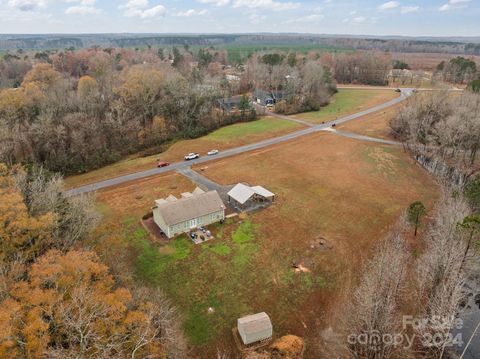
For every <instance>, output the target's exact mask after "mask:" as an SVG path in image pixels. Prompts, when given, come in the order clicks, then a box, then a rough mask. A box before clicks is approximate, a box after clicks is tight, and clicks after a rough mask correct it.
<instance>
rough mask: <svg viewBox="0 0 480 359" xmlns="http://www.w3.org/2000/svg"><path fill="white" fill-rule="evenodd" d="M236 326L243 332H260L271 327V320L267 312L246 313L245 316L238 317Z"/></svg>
mask: <svg viewBox="0 0 480 359" xmlns="http://www.w3.org/2000/svg"><path fill="white" fill-rule="evenodd" d="M237 324H238V327H239V328H240V327H241V328H242V329H243V331H244V332H245V334H252V333H258V332H262V331H264V330H271V329H272V322H271V321H270V317H269V316H268V314H267V313H265V312H262V313H257V314H252V315H247V316H246V317H243V318H240V319H238V323H237Z"/></svg>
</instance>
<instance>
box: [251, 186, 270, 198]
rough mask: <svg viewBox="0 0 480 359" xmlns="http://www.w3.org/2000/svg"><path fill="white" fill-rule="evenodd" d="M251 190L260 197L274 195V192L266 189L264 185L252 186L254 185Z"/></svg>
mask: <svg viewBox="0 0 480 359" xmlns="http://www.w3.org/2000/svg"><path fill="white" fill-rule="evenodd" d="M252 190H253V191H254V192H255V193H256V194H258V195H260V196H262V197H265V198H270V197H275V193H272V192H270V191H269V190H268V189H266V188H265V187H262V186H254V187H252Z"/></svg>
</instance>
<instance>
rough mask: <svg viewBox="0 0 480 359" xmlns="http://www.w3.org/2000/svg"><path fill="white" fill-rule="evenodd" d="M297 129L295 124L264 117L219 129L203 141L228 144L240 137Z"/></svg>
mask: <svg viewBox="0 0 480 359" xmlns="http://www.w3.org/2000/svg"><path fill="white" fill-rule="evenodd" d="M298 127H299V126H298V124H297V123H295V122H291V121H287V120H281V119H278V118H273V117H264V118H262V119H260V120H257V121H252V122H246V123H239V124H235V125H231V126H226V127H223V128H220V129H218V130H216V131H214V132H212V133H210V134H208V135H207V136H205V137H204V139H205V140H212V141H218V142H230V141H233V140H235V139H238V138H239V137H241V136H252V135H258V134H265V133H275V132H280V131H284V130H289V129H295V128H298Z"/></svg>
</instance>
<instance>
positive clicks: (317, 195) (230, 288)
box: [97, 133, 437, 357]
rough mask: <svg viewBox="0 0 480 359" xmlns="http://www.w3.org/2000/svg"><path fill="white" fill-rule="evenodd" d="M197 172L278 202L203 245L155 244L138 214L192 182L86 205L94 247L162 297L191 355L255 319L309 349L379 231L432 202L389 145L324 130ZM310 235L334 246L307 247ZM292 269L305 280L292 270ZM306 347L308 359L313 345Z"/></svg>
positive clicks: (426, 181) (417, 174)
mask: <svg viewBox="0 0 480 359" xmlns="http://www.w3.org/2000/svg"><path fill="white" fill-rule="evenodd" d="M307 153H308V156H307V155H306V154H307ZM204 173H205V174H206V175H207V176H208V177H210V178H212V179H214V180H216V181H218V182H220V183H222V184H231V183H236V182H239V181H244V182H248V183H250V184H260V185H264V186H266V187H267V188H269V189H270V190H272V191H273V192H275V193H276V194H277V195H278V200H277V202H276V203H275V204H274V205H273V206H272V207H270V208H268V209H266V210H264V211H262V212H258V213H255V214H253V215H250V216H249V217H247V218H243V219H242V220H241V221H238V220H236V221H235V222H234V221H227V223H226V224H225V225H217V226H215V227H214V229H213V231H214V234H215V235H216V237H217V239H216V240H214V241H211V242H208V243H205V244H203V245H200V246H194V245H192V244H191V243H190V242H189V241H188V240H187V239H186V238H185V237H180V238H178V239H176V240H174V241H172V242H171V244H169V245H167V246H159V245H158V243H155V241H152V239H151V238H150V237H149V235H148V234H147V232H146V231H145V230H144V229H143V227H142V226H141V224H140V219H141V216H142V215H143V214H145V213H146V212H148V211H149V209H150V207H151V206H152V202H153V200H154V199H156V198H159V197H164V196H166V195H168V194H169V193H173V194H175V195H178V194H179V193H181V192H184V191H185V190H192V189H193V188H194V187H195V186H194V185H193V184H191V183H190V182H188V181H187V180H186V179H185V178H183V177H181V176H179V175H177V174H170V175H164V176H158V177H152V178H149V179H146V180H142V181H138V182H134V183H127V184H125V185H121V186H117V187H114V188H111V189H108V190H103V191H100V192H99V194H98V199H97V201H98V206H99V209H100V210H101V212H102V213H103V214H104V222H103V226H102V227H101V228H100V230H99V231H98V233H97V246H99V247H104V248H105V249H104V250H105V252H106V253H108V255H107V257H110V261H114V262H115V263H116V264H112V265H113V266H115V265H116V266H119V268H121V269H122V270H121V272H122V273H131V274H132V278H134V279H135V282H137V283H143V284H144V285H148V286H151V287H158V288H160V289H161V290H162V291H163V292H165V293H166V294H167V296H168V297H169V298H170V299H171V300H172V302H173V303H174V304H175V305H176V306H177V307H178V308H179V310H180V312H181V313H182V315H183V325H184V329H185V330H186V333H187V336H188V339H189V341H190V343H191V344H192V345H193V346H194V347H195V348H196V349H195V352H196V353H198V354H199V355H202V357H209V355H210V356H211V355H213V354H214V353H215V351H216V348H217V347H220V348H232V345H233V344H232V338H231V331H230V330H231V327H233V326H234V324H235V320H236V318H237V317H239V316H241V315H244V314H248V313H252V312H257V311H263V310H264V311H266V312H267V313H269V315H270V316H271V317H272V320H273V323H274V328H275V332H276V333H277V334H279V335H283V334H287V333H291V334H297V335H300V336H303V337H305V338H306V339H307V340H309V341H310V343H312V341H313V340H315V337H314V336H315V335H316V334H318V333H319V331H318V330H320V329H323V328H325V326H326V325H328V324H329V320H330V319H331V318H330V317H329V315H328V314H329V313H333V312H334V311H335V307H334V303H336V302H338V300H339V299H341V297H342V293H348V290H349V288H350V286H351V284H352V283H353V282H354V281H355V279H356V276H357V275H358V273H359V268H360V266H361V264H362V262H363V260H364V259H365V258H366V257H367V256H368V255H369V253H370V251H371V248H372V246H373V245H374V244H375V243H376V242H377V241H378V240H379V238H380V237H381V236H382V234H383V233H385V232H386V231H387V230H388V228H389V226H390V225H391V224H392V223H394V222H395V220H396V219H397V218H398V216H399V215H400V214H401V213H402V211H403V210H404V209H405V208H406V207H407V206H408V204H409V203H411V202H413V201H415V200H422V201H424V203H426V204H427V205H428V206H429V207H430V206H431V205H432V203H433V201H434V200H435V198H436V194H437V187H436V186H435V184H434V182H433V181H432V179H431V178H430V177H429V176H428V175H427V174H426V173H425V172H424V171H423V170H422V169H421V168H420V167H419V166H417V165H416V164H415V162H414V161H413V160H412V159H410V158H409V157H408V155H407V154H406V153H404V152H402V150H401V149H400V148H393V147H389V146H379V145H376V144H370V143H363V142H360V141H353V140H350V139H345V138H342V137H339V136H335V135H332V134H329V133H319V134H315V135H310V136H307V137H304V138H302V139H301V140H296V141H291V142H287V143H284V144H282V145H276V146H272V147H270V148H268V149H263V150H259V151H255V152H251V153H248V154H244V155H241V156H236V157H234V158H231V159H228V160H227V159H225V160H219V161H216V162H214V163H211V164H209V165H208V168H207V169H206V170H205V172H204ZM319 237H323V238H325V239H326V240H327V241H328V243H330V244H331V245H333V249H332V250H320V249H317V248H313V249H312V247H311V244H312V241H313V240H315V239H318V238H319ZM107 260H108V258H107ZM293 261H296V262H301V263H303V264H304V265H305V266H306V267H307V268H308V269H309V270H310V272H306V273H295V272H294V270H293V269H292V267H291V264H292V262H293ZM209 307H211V308H213V309H214V313H208V308H209ZM337 309H338V308H337ZM309 348H310V350H312V351H313V353H310V355H311V356H310V357H316V356H315V355H317V354H318V352H315V350H316V349H315V347H314V346H313V345H309ZM312 355H313V356H312Z"/></svg>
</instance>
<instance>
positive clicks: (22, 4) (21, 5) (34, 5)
mask: <svg viewBox="0 0 480 359" xmlns="http://www.w3.org/2000/svg"><path fill="white" fill-rule="evenodd" d="M47 3H48V1H47V0H8V2H7V5H8V6H9V7H11V8H15V9H17V10H20V11H34V10H37V9H38V8H45V7H46V6H47Z"/></svg>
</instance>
